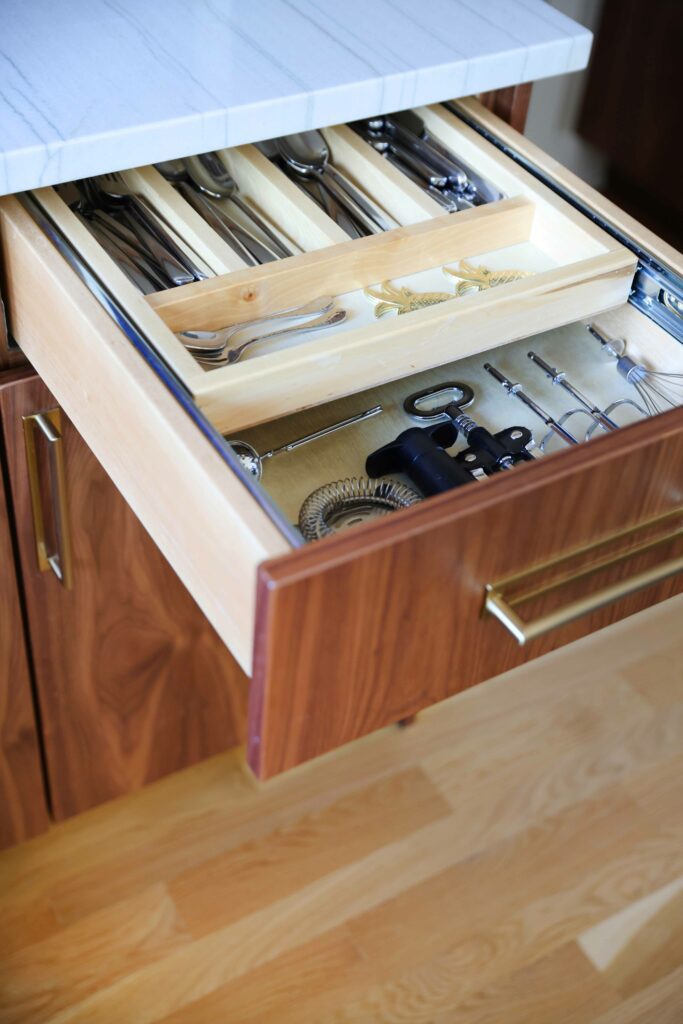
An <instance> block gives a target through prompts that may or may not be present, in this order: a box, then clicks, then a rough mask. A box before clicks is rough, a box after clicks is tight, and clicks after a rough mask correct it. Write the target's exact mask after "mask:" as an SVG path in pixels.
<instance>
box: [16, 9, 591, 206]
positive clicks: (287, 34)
mask: <svg viewBox="0 0 683 1024" xmlns="http://www.w3.org/2000/svg"><path fill="white" fill-rule="evenodd" d="M591 42H592V37H591V33H590V32H588V31H587V30H586V29H584V28H582V27H581V26H580V25H577V24H576V23H575V22H573V21H571V20H570V19H569V18H567V17H565V16H564V15H562V14H561V13H559V12H558V11H556V10H555V9H554V8H552V7H550V6H548V5H547V4H546V3H544V2H543V0H430V2H429V3H428V4H427V3H424V2H423V3H418V2H417V0H184V2H182V0H58V2H55V0H0V194H5V193H8V192H18V191H21V190H23V189H27V188H35V187H37V186H39V185H49V184H55V183H57V182H60V181H67V180H70V179H73V178H79V177H83V176H84V175H88V174H97V173H100V172H103V171H108V170H118V169H121V168H125V167H132V166H136V165H140V164H146V163H152V162H154V161H158V160H164V159H169V158H172V157H177V156H184V155H187V154H188V153H196V152H201V151H204V150H208V149H217V148H219V147H223V146H232V145H239V144H241V143H244V142H253V141H256V140H258V139H265V138H270V137H271V136H273V135H277V134H282V133H285V132H292V131H300V130H302V129H305V128H311V127H319V126H321V125H327V124H334V123H337V122H339V121H348V120H353V119H355V118H360V117H370V116H372V115H373V114H378V113H386V112H388V111H392V110H399V109H403V108H406V107H408V106H412V105H416V104H422V103H433V102H437V101H439V100H443V99H448V98H452V97H456V96H466V95H469V94H471V93H476V92H481V91H484V90H488V89H496V88H502V87H503V86H507V85H515V84H518V83H520V82H526V81H533V80H536V79H539V78H545V77H547V76H550V75H557V74H562V73H564V72H567V71H575V70H578V69H579V68H582V67H585V65H586V63H587V61H588V55H589V52H590V47H591Z"/></svg>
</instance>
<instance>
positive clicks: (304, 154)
mask: <svg viewBox="0 0 683 1024" xmlns="http://www.w3.org/2000/svg"><path fill="white" fill-rule="evenodd" d="M275 144H276V146H277V148H278V152H279V154H280V156H281V157H282V159H283V160H284V161H285V162H286V163H288V164H289V166H290V167H292V168H293V169H294V170H295V171H296V172H297V173H298V174H303V175H304V177H308V176H310V177H316V178H319V179H323V183H324V185H325V188H327V189H328V190H329V191H330V192H331V193H332V194H333V195H334V197H335V199H337V200H339V202H340V203H342V204H343V205H344V206H345V207H346V208H347V209H348V210H349V211H350V212H351V213H352V214H353V216H354V217H355V218H356V219H357V220H358V221H360V223H361V224H362V225H363V226H364V227H365V229H366V230H367V231H369V232H370V234H377V233H379V232H380V231H389V230H391V228H395V227H398V224H397V223H396V221H395V220H393V219H392V218H391V217H389V215H388V214H386V213H384V211H383V210H380V209H379V207H377V206H376V205H375V204H374V203H372V202H370V200H369V199H368V198H367V196H364V195H363V194H362V193H361V192H360V191H359V190H358V189H357V188H356V187H355V186H354V185H352V184H351V182H350V181H349V180H348V178H346V177H345V176H344V175H343V174H342V173H341V172H340V171H338V170H337V168H336V167H335V166H334V165H333V164H331V163H330V151H329V149H328V148H327V143H326V142H325V139H324V138H323V136H322V135H321V133H320V132H318V131H308V132H296V133H295V134H294V135H283V136H282V137H281V138H279V139H276V140H275Z"/></svg>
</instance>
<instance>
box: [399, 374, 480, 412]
mask: <svg viewBox="0 0 683 1024" xmlns="http://www.w3.org/2000/svg"><path fill="white" fill-rule="evenodd" d="M473 401H474V391H473V390H472V388H471V387H470V386H469V384H465V383H464V382H463V381H460V380H447V381H441V383H439V384H430V385H429V387H426V388H422V390H421V391H414V392H413V393H412V394H411V395H408V397H407V398H405V399H404V400H403V410H404V412H406V413H407V414H408V416H410V417H412V419H414V420H418V421H420V422H425V421H427V422H433V421H434V420H443V419H444V417H445V416H447V415H448V413H447V412H446V410H447V409H448V407H449V406H450V405H451V404H452V403H455V404H456V405H457V406H458V408H459V409H466V408H467V407H468V406H470V405H471V404H472V402H473Z"/></svg>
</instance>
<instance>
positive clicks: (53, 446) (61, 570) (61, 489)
mask: <svg viewBox="0 0 683 1024" xmlns="http://www.w3.org/2000/svg"><path fill="white" fill-rule="evenodd" d="M22 421H23V426H24V443H25V445H26V463H27V466H28V483H29V490H30V494H31V510H32V512H33V529H34V533H35V541H36V557H37V559H38V568H39V569H40V571H41V572H47V571H48V570H52V572H53V573H54V574H55V576H56V577H57V579H58V580H59V581H60V583H61V584H62V585H63V586H64V587H66V589H67V590H70V589H71V586H72V584H73V560H72V553H71V527H70V525H69V505H68V502H67V497H66V471H65V466H64V440H63V438H62V433H61V428H62V413H61V410H60V409H50V410H49V411H48V412H38V413H33V414H32V415H30V416H22ZM36 430H39V431H40V433H41V435H42V436H43V437H44V438H45V440H46V441H47V443H48V451H49V453H50V459H51V463H52V480H53V486H54V490H53V492H52V507H53V510H54V515H55V520H56V534H55V536H56V538H57V539H56V541H55V550H54V551H50V550H49V542H48V539H47V533H46V531H45V517H44V515H43V494H42V488H41V484H40V472H39V470H38V453H37V449H36Z"/></svg>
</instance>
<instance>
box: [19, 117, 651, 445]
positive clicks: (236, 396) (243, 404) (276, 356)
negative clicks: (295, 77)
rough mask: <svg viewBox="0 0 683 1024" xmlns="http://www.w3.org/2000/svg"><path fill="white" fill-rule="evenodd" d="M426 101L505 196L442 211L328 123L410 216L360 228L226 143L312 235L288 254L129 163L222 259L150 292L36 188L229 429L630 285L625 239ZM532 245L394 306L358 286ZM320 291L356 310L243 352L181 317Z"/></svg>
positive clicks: (369, 184)
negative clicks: (525, 256) (267, 249)
mask: <svg viewBox="0 0 683 1024" xmlns="http://www.w3.org/2000/svg"><path fill="white" fill-rule="evenodd" d="M419 113H420V115H421V116H422V117H423V119H424V120H425V123H426V125H427V127H428V128H429V130H430V131H431V132H432V133H433V135H435V136H436V137H437V138H439V139H440V140H441V141H442V142H443V143H444V144H446V145H447V146H449V147H450V148H451V149H452V150H453V151H454V152H455V153H457V154H458V155H459V156H460V157H461V158H462V159H463V160H464V161H465V162H466V163H469V164H470V165H471V166H472V167H474V168H475V169H476V170H477V171H478V172H479V173H481V174H482V175H484V176H485V177H486V178H488V179H489V180H490V181H492V182H493V183H494V184H495V185H497V186H498V187H499V188H500V189H501V190H502V192H503V193H504V194H505V195H506V197H507V198H505V199H502V200H500V201H498V202H496V203H491V204H489V205H485V206H480V207H478V208H475V209H472V210H466V211H461V212H459V213H457V214H443V212H442V210H441V208H440V207H439V206H438V205H437V204H436V203H435V202H434V201H433V200H432V199H431V198H429V197H428V196H427V195H426V194H425V193H423V192H422V191H421V190H420V189H419V188H418V187H417V186H416V185H414V184H413V183H412V182H410V181H409V180H408V179H407V178H405V177H404V176H403V175H402V174H401V173H400V172H399V171H398V170H396V169H395V168H394V167H392V166H391V165H390V164H389V163H388V162H387V161H386V160H384V159H383V158H382V157H381V156H379V154H377V153H376V152H375V151H374V150H373V149H372V147H371V146H369V145H368V144H367V143H366V142H364V140H362V139H361V138H360V137H359V136H357V135H356V134H355V133H354V132H353V131H352V130H351V129H350V128H348V127H346V126H339V127H336V128H330V129H326V130H325V133H324V134H325V136H326V139H327V142H328V145H329V147H330V150H331V154H332V159H333V161H334V162H335V163H336V164H337V165H338V166H339V167H340V168H341V169H342V170H344V171H345V172H346V173H347V174H348V175H349V177H351V178H352V179H353V180H354V181H355V182H356V183H357V184H359V185H360V186H361V187H362V188H364V189H365V191H366V192H368V194H370V195H371V196H372V197H373V198H374V199H375V200H376V201H377V202H378V203H380V204H381V205H382V206H383V207H384V208H385V209H386V210H387V212H388V213H390V214H391V215H392V216H393V217H394V218H395V219H396V220H397V221H398V222H399V223H400V224H401V227H399V228H396V229H394V230H392V231H388V232H385V233H384V234H381V235H373V236H370V237H367V238H361V239H357V240H349V239H348V238H347V236H346V235H345V233H344V232H343V231H342V230H341V228H339V227H338V225H336V224H335V223H334V222H333V221H332V220H331V219H330V218H329V217H328V216H327V215H326V214H325V213H323V212H322V211H321V210H320V209H319V208H318V207H317V206H316V204H315V203H314V202H313V201H312V200H311V199H310V198H309V197H308V196H307V195H305V194H304V193H303V192H302V191H301V190H300V189H299V188H297V186H296V185H295V184H294V183H293V182H292V181H290V180H289V178H287V177H286V176H285V174H284V173H283V172H282V171H280V170H279V169H278V168H277V167H275V166H274V165H273V164H271V163H270V161H269V160H267V158H266V157H265V156H263V154H262V153H261V152H260V151H259V150H257V149H256V148H255V147H253V146H243V147H240V148H238V149H234V150H225V151H223V153H222V154H221V155H222V157H223V159H224V160H225V162H226V163H227V165H228V166H229V168H230V170H231V173H232V174H233V176H234V177H235V180H236V181H237V183H238V185H239V187H240V190H241V192H242V193H243V195H245V196H247V197H249V198H250V199H251V200H252V201H253V202H254V203H255V205H256V206H258V207H259V208H260V209H261V210H262V212H263V213H265V214H266V215H267V216H268V217H269V218H270V219H271V220H272V222H273V223H275V224H276V225H278V227H279V228H280V229H281V230H282V231H283V233H284V234H285V235H286V236H287V237H288V238H289V239H290V240H291V241H292V242H294V243H295V245H296V246H297V247H298V248H299V249H301V250H302V252H301V254H300V255H295V256H292V257H289V258H288V259H285V260H280V261H277V262H273V263H269V264H265V265H263V266H259V267H245V265H244V264H243V262H242V260H241V259H240V258H239V256H237V255H236V254H235V253H234V252H233V251H232V250H231V249H230V248H229V246H227V245H226V244H225V243H224V242H223V241H222V240H221V239H220V238H219V237H218V236H217V235H216V233H215V232H214V231H213V230H212V229H211V228H210V227H209V226H208V225H206V224H205V222H204V221H203V220H202V219H201V217H199V215H198V214H197V213H195V211H194V210H193V209H191V208H190V207H189V205H188V204H187V203H186V202H185V201H184V200H183V199H182V198H181V196H179V195H178V194H177V193H176V191H175V190H174V189H173V187H172V186H171V185H170V184H169V183H168V182H167V181H165V180H164V179H163V178H162V177H161V175H160V174H159V173H158V172H157V171H156V170H155V169H154V168H153V167H146V168H141V169H135V170H131V171H128V172H126V178H127V180H128V182H129V184H131V185H133V186H134V187H135V188H137V189H138V190H139V191H140V193H141V194H143V195H144V196H145V197H146V198H147V200H148V201H149V202H150V203H151V204H152V205H153V206H154V207H155V208H156V209H157V210H158V211H159V212H160V213H161V214H162V215H163V216H164V217H165V218H166V219H167V220H168V221H169V223H171V224H172V225H173V226H174V228H175V229H176V231H177V232H178V234H179V235H180V236H182V237H183V238H184V239H185V240H186V241H187V243H188V244H189V245H190V246H191V247H192V248H193V249H194V250H195V252H197V254H198V255H200V256H201V257H202V259H203V260H204V261H205V262H206V263H207V265H208V266H209V267H210V268H211V270H212V271H213V272H214V273H215V275H216V276H214V277H211V278H209V279H208V280H205V281H200V282H196V283H193V284H189V285H184V286H182V287H180V288H173V289H170V290H168V291H164V292H158V293H156V294H153V295H149V296H147V297H145V296H143V295H142V294H141V293H139V292H138V291H137V289H136V288H135V287H134V286H133V285H132V284H131V283H130V282H129V281H128V280H127V279H126V278H125V276H124V275H123V273H122V272H121V271H120V270H119V269H118V267H116V266H115V265H114V263H113V262H112V260H111V259H110V258H109V256H108V255H107V254H106V253H105V252H104V251H103V250H102V249H101V248H100V246H99V245H98V243H97V242H96V241H95V240H94V239H93V238H92V236H91V235H90V234H89V232H88V231H87V229H86V228H85V227H84V226H83V224H82V223H81V222H80V221H79V219H78V218H77V217H76V216H75V214H73V213H72V212H71V210H70V209H69V208H68V207H67V206H66V204H65V203H64V202H63V201H62V199H61V198H60V197H59V195H58V194H57V192H55V191H54V190H53V189H42V190H40V191H38V192H36V193H35V195H36V198H37V199H38V200H39V202H40V203H41V205H42V206H43V207H44V209H45V210H46V211H47V212H48V214H49V215H50V217H51V218H52V220H53V221H54V222H55V223H56V224H57V225H58V227H59V228H60V229H61V230H62V232H63V233H64V234H65V235H66V237H67V238H68V239H69V240H70V241H71V242H72V243H73V244H74V245H75V246H76V248H77V249H78V250H79V251H80V252H81V254H82V255H83V256H85V257H86V258H87V260H88V262H89V264H90V266H91V267H92V268H93V269H94V270H95V272H96V273H97V274H98V276H99V277H100V278H101V279H102V280H103V281H105V283H106V284H107V286H108V288H109V289H110V291H111V292H112V293H113V294H114V295H115V297H116V298H117V299H119V300H120V301H121V302H122V304H123V305H124V306H125V308H126V309H127V310H129V311H130V312H131V314H132V315H134V316H135V318H136V320H137V322H138V325H139V326H140V327H141V328H142V329H143V331H144V332H145V333H146V335H147V337H148V338H149V340H150V341H151V342H152V344H153V345H154V347H155V348H156V350H157V352H158V353H159V355H160V356H161V357H162V358H163V360H164V361H165V362H166V363H167V365H168V366H169V367H170V368H171V369H172V370H173V372H174V373H175V375H176V376H177V377H178V379H179V380H180V381H181V382H182V384H183V385H184V386H185V387H186V388H187V390H188V391H189V392H190V394H191V395H192V397H193V398H194V400H195V401H196V402H197V404H198V405H199V407H200V408H201V409H202V410H203V411H204V412H205V413H206V414H207V416H208V418H209V419H210V420H211V421H212V423H213V424H214V425H215V426H216V427H217V428H218V429H219V430H221V431H223V432H234V431H235V430H238V429H245V428H247V427H250V426H253V425H256V424H258V423H260V422H263V421H265V420H271V419H274V418H276V417H280V416H284V415H287V414H289V413H293V412H296V411H298V410H301V409H304V408H308V407H311V406H315V405H318V404H321V403H324V402H328V401H331V400H334V399H336V398H340V397H342V396H344V395H348V394H352V393H354V392H356V391H359V390H362V389H365V388H369V387H374V386H377V385H380V384H383V383H385V382H388V381H391V380H395V379H397V378H400V377H404V376H407V375H410V374H413V373H417V372H418V371H420V370H425V369H428V368H430V367H434V366H438V365H440V364H444V363H448V362H452V361H453V360H454V359H458V358H461V357H465V356H468V355H472V354H474V353H476V352H481V351H483V350H485V349H487V348H491V347H492V346H493V345H499V344H501V343H504V342H506V341H513V340H515V339H517V338H521V337H524V336H526V335H529V334H535V333H538V332H540V331H543V330H546V329H549V328H552V327H557V326H560V325H562V324H565V323H569V322H571V321H575V320H577V319H579V318H588V317H591V316H594V315H596V314H598V313H601V312H604V311H605V310H608V309H610V308H614V307H616V306H618V305H620V304H622V303H623V302H625V301H626V299H627V298H628V294H629V288H630V284H631V281H632V278H633V273H634V269H635V262H636V261H635V258H634V257H633V255H632V254H631V253H630V252H629V251H628V250H627V249H625V248H624V247H623V246H621V245H619V244H618V243H617V242H615V241H614V240H613V239H612V238H611V237H610V236H609V235H607V234H606V233H605V232H603V231H602V230H600V229H599V228H597V227H595V226H594V225H593V224H592V223H591V222H590V221H588V220H587V218H585V217H584V216H582V215H581V214H579V213H577V212H575V211H574V210H573V209H572V208H571V207H570V206H569V205H568V204H567V203H565V202H563V201H562V200H560V199H558V198H557V197H556V196H555V195H554V194H553V192H552V191H551V190H550V189H548V188H547V187H546V186H544V185H542V184H540V183H539V182H538V181H537V180H536V179H534V178H533V177H532V176H530V175H529V174H527V173H526V172H525V171H524V170H522V169H520V168H519V167H518V166H517V165H515V164H514V163H513V162H512V161H511V160H510V159H509V158H507V157H506V156H505V155H503V154H502V153H501V152H500V151H499V150H497V149H496V147H494V146H493V145H492V144H490V143H489V142H487V141H486V140H484V139H483V138H481V137H480V136H479V135H478V134H477V133H476V132H475V131H473V130H472V129H471V128H469V127H468V126H467V125H466V124H464V123H463V122H462V121H461V120H460V119H459V118H457V117H455V116H454V115H453V114H451V113H449V112H448V111H446V110H445V109H444V108H443V107H440V106H435V107H430V108H423V109H420V111H419ZM525 246H526V248H527V249H528V250H529V251H530V252H531V253H532V254H533V262H534V268H535V269H534V272H533V274H532V276H529V277H526V278H523V279H521V280H517V281H513V282H511V283H508V284H506V285H504V286H501V287H498V288H492V289H488V290H486V291H482V292H479V293H476V294H468V295H465V296H462V297H459V298H457V299H456V298H454V299H453V300H452V301H447V302H443V303H440V304H438V305H433V306H429V307H426V308H423V309H419V310H416V311H414V312H410V313H408V314H405V315H401V316H396V317H393V316H392V317H388V318H385V319H382V320H381V321H380V320H376V319H374V315H373V303H372V302H371V300H370V299H367V298H365V297H363V298H362V300H361V301H360V302H359V299H360V297H359V295H358V293H359V292H362V289H364V288H366V287H368V286H371V285H378V284H381V283H382V282H383V281H386V280H391V281H394V282H395V281H397V280H398V281H399V282H400V283H401V284H406V283H407V281H411V275H419V274H424V272H425V271H428V270H431V269H435V270H436V271H439V270H440V268H441V267H443V266H444V265H450V266H454V265H457V264H458V262H459V261H460V260H463V259H465V260H469V261H473V262H474V263H477V262H481V263H484V264H486V263H487V262H489V261H491V260H494V261H496V260H497V263H495V265H497V266H503V267H504V266H506V265H507V266H509V267H512V268H514V267H515V261H516V260H517V258H518V254H519V252H520V249H523V248H524V247H525ZM508 250H509V256H508ZM482 257H483V258H482ZM490 265H494V264H493V263H491V264H490ZM536 268H538V269H536ZM439 282H440V283H438V284H437V285H436V286H435V285H432V290H433V289H434V287H438V288H439V289H440V290H442V291H447V290H450V289H452V283H451V284H449V283H448V279H447V278H446V277H445V276H443V275H441V276H440V278H439ZM415 287H416V290H419V288H417V285H416V286H415ZM320 295H334V296H339V303H340V305H342V306H345V307H346V306H347V305H349V307H350V314H349V317H348V319H347V321H346V322H345V323H344V324H343V325H341V326H339V327H336V328H333V329H330V330H328V331H322V332H320V333H319V334H316V335H315V336H314V337H313V338H312V339H307V338H302V339H301V340H300V341H296V340H295V341H294V342H293V343H291V342H290V343H288V344H287V345H286V346H281V347H275V346H274V345H272V344H271V345H270V346H268V347H266V346H256V347H255V348H253V349H252V350H251V353H250V355H249V356H248V357H247V358H245V359H244V360H242V361H240V362H239V363H235V364H233V365H225V366H221V367H219V368H215V369H210V370H206V369H204V368H203V367H201V366H200V365H199V364H198V363H197V362H196V361H195V359H194V358H193V357H192V355H190V354H189V353H188V352H187V351H186V349H185V348H184V346H183V345H182V343H181V342H180V341H179V339H178V338H177V337H176V336H175V333H174V332H176V331H181V330H191V329H197V330H212V329H216V328H219V327H222V326H224V325H227V324H231V323H238V322H246V321H250V320H253V319H255V318H257V317H260V316H263V315H266V314H269V313H275V312H277V311H278V310H282V309H284V308H287V307H290V306H294V305H298V304H300V303H304V302H308V301H310V300H312V299H315V298H316V297H318V296H320ZM347 300H348V301H347Z"/></svg>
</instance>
